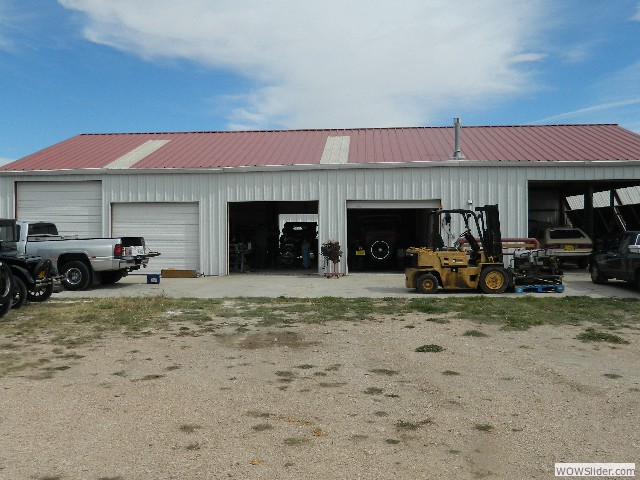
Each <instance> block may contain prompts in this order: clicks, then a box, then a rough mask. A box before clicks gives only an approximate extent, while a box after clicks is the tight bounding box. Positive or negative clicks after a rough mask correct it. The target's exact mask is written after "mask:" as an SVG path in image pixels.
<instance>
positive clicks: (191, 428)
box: [179, 423, 202, 433]
mask: <svg viewBox="0 0 640 480" xmlns="http://www.w3.org/2000/svg"><path fill="white" fill-rule="evenodd" d="M201 428H202V425H197V424H193V423H185V424H182V425H180V427H179V429H180V431H181V432H182V433H195V432H197V431H198V430H200V429H201Z"/></svg>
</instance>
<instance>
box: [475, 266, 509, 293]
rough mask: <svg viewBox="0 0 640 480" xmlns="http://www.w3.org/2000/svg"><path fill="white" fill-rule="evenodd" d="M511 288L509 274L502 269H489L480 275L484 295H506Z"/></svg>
mask: <svg viewBox="0 0 640 480" xmlns="http://www.w3.org/2000/svg"><path fill="white" fill-rule="evenodd" d="M508 286H509V274H508V273H507V271H506V270H505V269H504V268H502V267H497V266H495V267H487V268H485V269H484V270H482V273H480V290H482V292H483V293H504V292H505V291H506V290H507V287H508Z"/></svg>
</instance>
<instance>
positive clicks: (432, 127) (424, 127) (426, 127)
mask: <svg viewBox="0 0 640 480" xmlns="http://www.w3.org/2000/svg"><path fill="white" fill-rule="evenodd" d="M619 126H620V125H619V124H618V123H558V124H543V125H527V124H513V125H468V124H467V125H464V126H463V127H462V128H463V129H470V128H473V129H478V128H527V129H528V128H531V129H534V128H536V129H537V128H549V127H551V128H554V127H619ZM453 128H454V127H453V126H451V125H419V126H404V127H401V126H397V127H352V128H297V129H265V130H190V131H165V132H101V133H95V132H94V133H80V134H78V136H101V135H104V136H126V135H189V134H211V133H227V134H233V133H235V134H241V133H297V132H300V133H302V132H354V131H385V130H439V129H445V130H452V129H453Z"/></svg>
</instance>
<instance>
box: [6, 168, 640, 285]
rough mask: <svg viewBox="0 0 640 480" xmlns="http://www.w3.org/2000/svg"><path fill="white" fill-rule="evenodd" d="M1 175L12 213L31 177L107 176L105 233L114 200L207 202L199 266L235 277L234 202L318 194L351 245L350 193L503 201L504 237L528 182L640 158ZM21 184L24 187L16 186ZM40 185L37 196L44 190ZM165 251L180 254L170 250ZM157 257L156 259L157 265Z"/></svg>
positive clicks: (323, 215) (599, 173) (590, 175)
mask: <svg viewBox="0 0 640 480" xmlns="http://www.w3.org/2000/svg"><path fill="white" fill-rule="evenodd" d="M0 178H1V179H2V180H3V182H2V183H0V186H2V187H3V189H2V190H0V197H1V198H0V210H3V211H5V212H7V214H8V215H9V214H10V213H11V210H12V208H13V205H14V201H17V202H18V204H20V203H22V202H23V200H24V199H22V198H21V199H19V200H16V198H14V191H16V190H17V191H18V192H20V190H22V187H20V186H21V185H22V184H26V183H31V182H37V183H39V184H40V183H56V184H58V185H65V186H67V187H68V186H69V185H70V184H71V183H74V182H73V181H72V180H77V181H78V182H79V183H86V182H87V181H89V180H93V179H97V180H99V181H100V182H102V199H101V202H102V203H101V206H100V210H101V214H100V218H101V222H102V224H101V229H102V235H104V236H107V235H109V234H110V233H111V230H110V229H111V226H112V221H111V220H112V219H111V212H110V205H112V204H119V203H131V204H136V203H139V202H142V203H143V204H154V203H156V202H157V203H158V204H159V205H160V209H162V208H164V207H165V206H166V205H168V204H174V203H191V204H198V205H199V212H200V215H199V224H198V227H199V230H198V232H197V234H194V235H193V236H192V237H191V238H193V239H196V238H197V239H198V245H202V247H201V248H200V250H199V253H200V256H199V257H196V261H195V262H193V263H194V264H195V265H196V266H197V265H198V262H199V268H198V269H199V270H200V269H201V271H202V272H203V273H204V274H205V275H225V274H226V273H227V259H228V247H227V243H228V236H229V233H228V217H227V205H228V202H242V201H317V202H318V228H319V236H320V241H321V242H325V241H326V240H328V239H336V240H339V241H340V242H341V244H346V240H347V225H346V218H347V202H349V201H354V202H360V201H375V202H386V201H397V200H400V201H406V202H414V201H416V202H421V201H425V200H430V199H441V201H442V206H443V207H444V208H469V207H471V208H473V207H476V206H481V205H486V204H498V205H499V206H500V220H501V225H502V233H503V235H504V236H507V237H523V236H526V235H527V231H528V228H527V227H528V225H527V220H528V188H529V185H531V184H532V182H536V181H550V180H552V181H570V180H581V181H598V180H599V181H602V180H607V179H611V180H622V179H624V180H630V179H635V180H638V181H639V182H638V183H640V162H593V163H584V162H561V163H556V162H544V163H543V162H519V163H514V162H512V163H510V164H506V163H502V164H499V163H497V162H486V163H483V162H468V161H461V162H453V163H447V162H445V163H438V164H435V163H429V162H425V163H424V164H412V165H362V166H360V165H358V166H354V165H350V164H347V165H338V164H337V165H326V166H322V167H321V168H315V167H313V166H311V167H309V168H307V167H303V166H296V167H291V168H289V167H286V168H285V167H274V168H268V167H260V168H255V169H253V168H250V167H247V168H246V169H244V168H237V169H224V170H220V169H203V170H180V171H169V170H167V171H157V170H156V171H149V170H146V171H145V170H128V171H119V170H95V171H89V170H85V171H64V172H63V171H61V172H27V173H25V172H0ZM14 182H15V183H14ZM98 183H99V182H98ZM15 184H17V185H18V186H19V187H20V188H16V189H15V190H14V188H13V186H14V185H15ZM62 190H64V188H63V189H62ZM23 193H24V192H23ZM31 193H33V194H34V195H36V193H35V192H31ZM63 193H64V192H62V193H60V194H56V196H55V197H53V198H46V196H44V197H45V198H43V196H40V197H38V198H39V201H38V202H39V204H38V205H36V206H34V208H33V210H32V211H33V212H38V213H39V215H38V217H42V215H41V213H42V212H43V211H44V210H43V209H42V208H41V207H43V206H45V207H46V208H47V209H50V210H53V211H55V210H62V209H63V208H64V207H59V206H58V203H57V201H58V199H61V198H63ZM30 195H31V194H30ZM30 195H29V196H30ZM469 201H471V204H470V203H469ZM18 206H19V205H18ZM18 210H19V211H20V208H18ZM22 213H23V212H22V211H20V212H19V215H20V216H22V218H25V217H24V215H22ZM83 215H84V214H82V215H80V217H81V218H82V216H83ZM144 215H146V213H144ZM144 215H141V217H140V218H139V219H138V220H139V222H138V224H137V225H136V227H137V226H140V227H142V226H143V224H142V223H141V222H142V221H143V220H146V218H143V217H144ZM83 221H86V218H83ZM196 223H198V220H196ZM158 228H159V227H158ZM72 233H77V232H76V231H74V232H72ZM132 233H134V234H141V233H142V234H144V235H145V237H146V238H147V239H148V240H150V241H152V239H153V236H150V235H148V234H145V233H144V231H143V230H142V229H141V228H135V229H134V231H133V232H132ZM152 243H154V244H152ZM152 243H150V245H151V246H152V248H154V249H157V250H159V251H162V250H161V248H160V246H157V245H155V242H152ZM165 250H166V249H165ZM164 254H166V255H167V256H169V255H171V253H170V252H164ZM163 256H164V255H163ZM165 258H167V257H165ZM198 259H199V260H198ZM155 260H156V262H157V263H156V264H160V262H161V261H163V260H164V259H163V257H159V258H158V259H155ZM153 263H154V261H153V260H152V262H150V264H151V265H153ZM345 263H346V262H341V263H340V267H341V268H344V266H345ZM151 268H154V267H151ZM190 268H194V267H190Z"/></svg>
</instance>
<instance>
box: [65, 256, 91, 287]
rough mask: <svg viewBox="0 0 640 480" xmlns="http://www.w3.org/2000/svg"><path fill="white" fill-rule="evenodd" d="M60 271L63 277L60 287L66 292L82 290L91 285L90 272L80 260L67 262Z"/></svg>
mask: <svg viewBox="0 0 640 480" xmlns="http://www.w3.org/2000/svg"><path fill="white" fill-rule="evenodd" d="M60 270H61V271H62V275H63V276H64V277H65V278H64V279H63V280H62V286H63V287H64V288H66V289H67V290H84V289H85V288H87V287H88V286H89V284H90V283H91V271H90V270H89V267H87V265H86V264H85V263H84V262H82V261H80V260H72V261H70V262H67V263H65V264H64V265H62V268H61V269H60Z"/></svg>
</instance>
